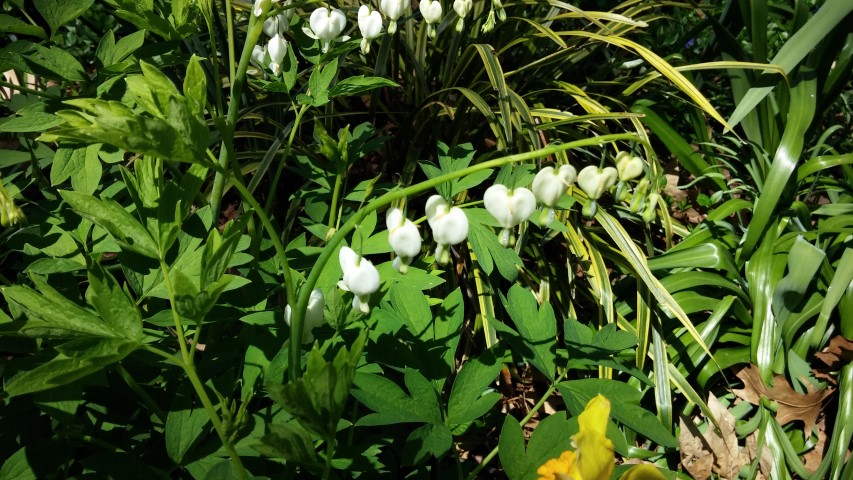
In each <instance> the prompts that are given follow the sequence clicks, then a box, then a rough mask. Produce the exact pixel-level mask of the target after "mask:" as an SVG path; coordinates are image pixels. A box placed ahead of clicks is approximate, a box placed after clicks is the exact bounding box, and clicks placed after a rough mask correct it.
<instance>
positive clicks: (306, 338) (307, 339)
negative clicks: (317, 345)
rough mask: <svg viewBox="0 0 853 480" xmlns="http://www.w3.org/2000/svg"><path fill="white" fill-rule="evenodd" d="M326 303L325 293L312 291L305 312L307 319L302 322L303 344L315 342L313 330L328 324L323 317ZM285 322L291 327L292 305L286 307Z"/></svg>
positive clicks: (318, 290) (316, 290) (316, 289)
mask: <svg viewBox="0 0 853 480" xmlns="http://www.w3.org/2000/svg"><path fill="white" fill-rule="evenodd" d="M324 303H325V301H324V299H323V291H322V290H320V289H319V288H315V289H314V290H311V297H309V298H308V308H307V309H306V310H305V319H304V320H303V322H302V343H311V342H313V341H314V333H313V332H312V330H314V329H315V328H317V327H319V326H321V325H323V324H324V323H326V317H325V316H324V315H323V305H324ZM284 322H285V323H287V326H290V305H287V306H286V307H284Z"/></svg>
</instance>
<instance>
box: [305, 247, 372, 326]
mask: <svg viewBox="0 0 853 480" xmlns="http://www.w3.org/2000/svg"><path fill="white" fill-rule="evenodd" d="M338 261H339V262H340V264H341V270H343V271H344V278H343V280H341V281H340V282H338V286H339V287H340V288H341V290H344V291H347V292H352V294H353V295H355V297H354V298H353V299H352V307H353V308H355V309H358V310H360V311H362V312H363V313H370V294H372V293H373V292H375V291H377V290H379V271H377V270H376V267H374V266H373V263H372V262H371V261H370V260H367V259H366V258H363V257H362V256H360V255H358V254H357V253H355V251H354V250H353V249H351V248H349V247H341V251H340V253H339V254H338ZM306 319H307V317H306ZM303 328H304V325H303Z"/></svg>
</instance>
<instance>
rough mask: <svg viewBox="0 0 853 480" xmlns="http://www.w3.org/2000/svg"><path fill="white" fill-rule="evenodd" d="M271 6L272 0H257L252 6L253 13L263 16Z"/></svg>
mask: <svg viewBox="0 0 853 480" xmlns="http://www.w3.org/2000/svg"><path fill="white" fill-rule="evenodd" d="M269 8H270V0H255V4H254V6H253V7H252V13H254V14H255V16H256V17H261V16H263V15H264V13H266V11H267V10H269Z"/></svg>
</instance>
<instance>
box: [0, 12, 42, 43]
mask: <svg viewBox="0 0 853 480" xmlns="http://www.w3.org/2000/svg"><path fill="white" fill-rule="evenodd" d="M0 33H15V34H18V35H32V36H34V37H39V38H46V37H47V34H45V33H44V29H42V28H41V27H39V26H37V25H30V24H29V23H27V22H25V21H23V20H21V19H18V18H15V17H13V16H11V15H6V14H5V13H4V14H0Z"/></svg>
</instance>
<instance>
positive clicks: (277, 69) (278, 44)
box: [267, 33, 287, 76]
mask: <svg viewBox="0 0 853 480" xmlns="http://www.w3.org/2000/svg"><path fill="white" fill-rule="evenodd" d="M267 53H268V54H269V56H270V70H272V73H273V75H276V76H278V75H280V74H281V62H283V61H284V57H285V56H287V40H285V39H284V37H282V36H281V35H279V34H277V33H276V34H275V36H274V37H272V38H271V39H270V41H269V42H268V43H267Z"/></svg>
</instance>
